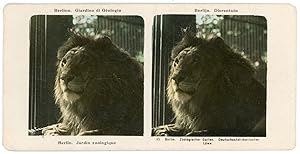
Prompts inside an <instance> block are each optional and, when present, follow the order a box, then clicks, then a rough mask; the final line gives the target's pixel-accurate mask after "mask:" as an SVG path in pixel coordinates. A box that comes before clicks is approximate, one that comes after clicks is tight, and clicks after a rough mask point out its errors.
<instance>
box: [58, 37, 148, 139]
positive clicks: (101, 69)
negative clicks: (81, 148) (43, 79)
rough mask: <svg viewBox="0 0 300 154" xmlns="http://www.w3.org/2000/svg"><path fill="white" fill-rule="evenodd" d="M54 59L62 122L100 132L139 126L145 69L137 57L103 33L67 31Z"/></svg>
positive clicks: (139, 128)
mask: <svg viewBox="0 0 300 154" xmlns="http://www.w3.org/2000/svg"><path fill="white" fill-rule="evenodd" d="M57 59H58V62H57V75H56V81H55V98H56V103H57V104H58V105H59V107H60V110H61V113H62V122H63V123H65V125H67V127H69V128H70V129H71V131H72V133H73V134H78V133H79V132H81V131H84V130H91V129H100V130H102V131H103V132H102V133H103V134H126V133H127V134H137V132H138V133H141V132H142V128H143V127H142V119H143V117H142V116H143V69H142V66H141V64H139V62H137V61H136V60H135V59H134V58H132V57H130V56H129V54H127V53H126V52H124V51H121V50H120V49H119V48H118V47H117V46H116V45H114V44H113V43H112V41H111V40H110V38H109V37H107V36H100V35H96V36H95V37H84V36H82V35H80V34H77V33H71V36H70V38H69V39H68V40H67V41H66V42H65V43H64V44H63V45H62V47H61V48H59V50H58V52H57ZM132 128H134V129H135V130H133V129H132ZM131 129H132V130H131ZM105 130H107V131H105Z"/></svg>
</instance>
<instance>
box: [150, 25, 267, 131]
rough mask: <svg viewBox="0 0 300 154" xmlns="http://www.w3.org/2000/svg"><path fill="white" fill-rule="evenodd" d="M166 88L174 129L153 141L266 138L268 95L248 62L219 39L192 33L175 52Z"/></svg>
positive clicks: (186, 35) (186, 31)
mask: <svg viewBox="0 0 300 154" xmlns="http://www.w3.org/2000/svg"><path fill="white" fill-rule="evenodd" d="M171 59H172V61H171V69H170V74H169V78H168V85H167V98H168V103H169V104H170V105H171V108H172V110H173V112H174V115H175V116H174V118H175V124H170V125H165V126H160V127H158V128H154V129H153V132H152V133H153V134H152V135H154V136H265V135H266V90H265V87H264V86H263V85H262V84H261V83H260V82H259V81H257V80H256V79H255V68H254V67H253V65H252V64H251V62H250V61H249V60H247V59H246V58H244V57H243V56H242V55H241V54H239V53H236V52H234V51H233V50H232V49H231V48H230V47H229V46H228V45H227V44H226V43H225V42H224V41H223V39H222V38H220V37H216V36H210V37H208V38H206V39H204V38H198V37H196V36H195V34H193V33H192V32H191V31H189V30H185V31H184V36H183V39H182V40H181V41H180V42H179V43H178V44H177V45H176V46H175V47H174V48H173V49H172V52H171Z"/></svg>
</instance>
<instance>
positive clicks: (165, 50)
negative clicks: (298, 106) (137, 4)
mask: <svg viewBox="0 0 300 154" xmlns="http://www.w3.org/2000/svg"><path fill="white" fill-rule="evenodd" d="M186 27H189V28H190V29H191V30H192V31H193V32H194V33H195V34H197V36H201V37H206V36H208V35H211V34H213V35H217V36H220V37H222V38H223V39H224V41H225V42H226V43H227V44H228V45H229V46H230V47H231V48H232V49H233V50H235V51H237V52H239V53H241V54H242V55H244V56H245V57H247V58H248V59H250V60H251V61H252V62H253V64H254V65H255V67H256V69H257V70H258V71H257V74H256V78H257V79H258V80H259V81H260V82H261V83H262V84H263V85H264V86H266V73H267V21H266V19H265V18H264V17H262V16H223V15H222V16H218V15H157V16H155V17H154V23H153V64H152V68H153V70H152V71H153V74H152V75H153V76H152V81H153V82H152V126H153V127H157V126H160V125H165V124H170V123H172V122H173V120H174V119H173V113H172V110H171V109H170V107H169V105H168V104H167V98H166V86H167V80H168V75H169V69H170V68H169V63H170V54H171V50H172V48H173V47H174V46H175V45H176V43H177V42H179V41H180V40H181V38H182V36H181V34H182V33H181V29H182V28H186Z"/></svg>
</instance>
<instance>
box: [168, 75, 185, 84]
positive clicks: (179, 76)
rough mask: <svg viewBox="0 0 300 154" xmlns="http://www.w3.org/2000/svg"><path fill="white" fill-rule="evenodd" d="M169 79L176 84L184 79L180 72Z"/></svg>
mask: <svg viewBox="0 0 300 154" xmlns="http://www.w3.org/2000/svg"><path fill="white" fill-rule="evenodd" d="M171 79H172V80H174V81H175V83H177V84H178V83H180V82H181V81H183V80H184V76H183V75H181V74H176V75H173V76H172V77H171Z"/></svg>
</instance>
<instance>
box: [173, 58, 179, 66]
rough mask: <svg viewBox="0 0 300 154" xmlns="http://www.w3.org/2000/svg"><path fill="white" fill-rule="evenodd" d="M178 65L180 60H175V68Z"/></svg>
mask: <svg viewBox="0 0 300 154" xmlns="http://www.w3.org/2000/svg"><path fill="white" fill-rule="evenodd" d="M178 63H179V60H178V59H177V58H176V59H175V60H174V66H176V65H177V64H178Z"/></svg>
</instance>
